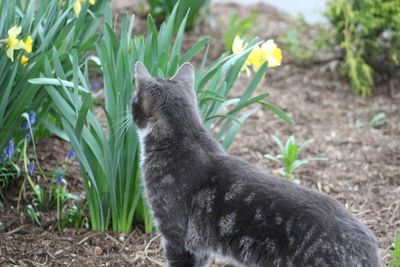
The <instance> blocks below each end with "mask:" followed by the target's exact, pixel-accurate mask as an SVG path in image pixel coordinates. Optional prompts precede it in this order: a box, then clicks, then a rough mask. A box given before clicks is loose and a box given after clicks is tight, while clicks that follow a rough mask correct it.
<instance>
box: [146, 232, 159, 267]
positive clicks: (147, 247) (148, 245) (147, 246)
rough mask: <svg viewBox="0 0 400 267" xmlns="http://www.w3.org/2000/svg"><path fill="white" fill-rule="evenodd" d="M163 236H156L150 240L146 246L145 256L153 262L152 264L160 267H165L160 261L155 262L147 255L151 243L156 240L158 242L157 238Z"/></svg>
mask: <svg viewBox="0 0 400 267" xmlns="http://www.w3.org/2000/svg"><path fill="white" fill-rule="evenodd" d="M160 236H161V235H156V236H155V237H153V238H152V239H150V241H149V243H148V244H147V245H146V248H145V249H144V255H145V256H146V258H147V259H148V260H149V261H151V262H152V263H155V264H157V265H158V266H164V264H163V263H162V262H160V261H158V260H154V259H152V258H150V257H149V255H147V253H148V250H149V247H150V245H151V243H153V242H154V240H156V239H157V238H159V237H160Z"/></svg>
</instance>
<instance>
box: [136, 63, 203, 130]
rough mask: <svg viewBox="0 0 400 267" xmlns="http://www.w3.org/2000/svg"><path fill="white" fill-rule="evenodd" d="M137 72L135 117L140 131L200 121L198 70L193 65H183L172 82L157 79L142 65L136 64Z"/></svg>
mask: <svg viewBox="0 0 400 267" xmlns="http://www.w3.org/2000/svg"><path fill="white" fill-rule="evenodd" d="M135 70H136V73H135V78H136V90H135V95H134V96H133V99H132V116H133V120H134V122H135V123H136V125H137V127H138V128H139V129H143V128H146V127H147V126H149V124H155V123H163V124H165V125H169V127H174V124H175V125H178V124H185V123H189V122H190V121H193V120H198V111H197V100H196V94H195V92H194V68H193V66H192V65H191V64H190V63H185V64H183V65H182V66H181V67H180V68H179V70H178V71H177V72H176V74H175V75H174V76H173V77H172V78H170V79H168V80H161V79H155V78H153V77H152V76H151V75H150V73H149V71H148V70H147V69H146V67H145V66H144V65H143V63H141V62H137V63H136V67H135ZM182 126H184V125H182Z"/></svg>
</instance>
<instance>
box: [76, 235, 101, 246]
mask: <svg viewBox="0 0 400 267" xmlns="http://www.w3.org/2000/svg"><path fill="white" fill-rule="evenodd" d="M99 234H102V233H94V234H91V235H88V236H86V237H84V238H82V240H81V241H79V242H78V243H77V244H78V245H82V244H83V243H85V242H86V241H87V240H88V239H89V238H92V237H95V236H96V235H99Z"/></svg>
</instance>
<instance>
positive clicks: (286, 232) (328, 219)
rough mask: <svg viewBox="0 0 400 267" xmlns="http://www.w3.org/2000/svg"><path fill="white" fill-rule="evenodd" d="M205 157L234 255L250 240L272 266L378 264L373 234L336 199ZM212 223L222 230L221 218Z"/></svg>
mask: <svg viewBox="0 0 400 267" xmlns="http://www.w3.org/2000/svg"><path fill="white" fill-rule="evenodd" d="M210 159H211V160H210V162H212V163H213V167H212V168H214V169H215V170H214V171H213V173H215V174H217V175H216V176H214V177H211V178H210V179H211V180H210V181H208V182H207V183H208V185H211V187H210V188H215V190H216V192H218V196H216V198H215V212H216V213H219V216H220V218H222V220H224V219H225V220H226V219H232V218H234V224H235V225H234V227H233V226H232V228H237V229H240V230H237V231H239V232H240V234H237V235H238V236H240V237H239V238H237V237H236V239H237V249H238V251H240V250H241V249H240V248H241V247H243V242H244V240H253V241H252V242H253V243H254V244H258V245H255V247H257V246H258V247H259V248H260V250H261V251H260V252H259V253H262V251H263V250H264V249H265V250H269V251H270V252H271V251H272V253H270V254H268V255H266V258H265V259H264V260H265V262H273V263H274V264H275V266H291V264H294V265H293V266H323V265H325V266H371V267H372V266H373V267H375V266H379V262H378V256H377V242H376V239H375V237H374V235H373V233H372V232H371V231H370V230H369V229H368V228H367V227H366V226H364V225H363V224H361V223H360V222H359V221H358V220H357V219H356V218H355V217H354V216H353V215H351V214H350V213H349V212H348V211H347V210H346V209H345V208H344V207H343V205H341V204H340V203H339V202H338V201H336V200H334V199H333V198H331V197H329V196H327V195H325V194H321V193H318V192H315V191H312V190H310V189H307V188H305V187H301V186H297V185H295V184H293V183H292V182H290V181H287V180H284V179H281V178H276V177H273V176H268V175H266V174H264V173H263V172H262V171H260V170H259V169H257V168H255V167H254V166H252V165H250V164H248V163H246V162H243V161H241V160H239V159H237V158H235V157H232V156H229V155H226V154H211V155H210ZM215 223H216V224H217V225H220V226H221V219H220V221H215ZM222 228H223V227H222ZM222 230H223V229H222ZM225 230H226V229H225ZM234 232H235V231H234V230H233V231H232V233H234ZM232 237H233V238H234V236H229V234H228V235H227V239H228V240H230V238H232ZM254 244H253V245H254ZM240 253H241V254H242V252H240ZM274 254H276V255H280V257H279V258H278V257H277V258H275V257H274ZM260 260H261V261H262V258H261V259H260ZM278 263H279V264H278Z"/></svg>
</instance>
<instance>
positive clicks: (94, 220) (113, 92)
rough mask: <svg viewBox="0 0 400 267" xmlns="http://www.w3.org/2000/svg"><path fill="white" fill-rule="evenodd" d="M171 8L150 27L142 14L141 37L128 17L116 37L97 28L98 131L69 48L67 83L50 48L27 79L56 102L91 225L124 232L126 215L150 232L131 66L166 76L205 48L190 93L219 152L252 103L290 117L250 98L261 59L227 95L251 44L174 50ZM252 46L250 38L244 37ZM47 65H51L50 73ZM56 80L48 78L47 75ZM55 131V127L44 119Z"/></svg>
mask: <svg viewBox="0 0 400 267" xmlns="http://www.w3.org/2000/svg"><path fill="white" fill-rule="evenodd" d="M177 10H178V6H175V8H174V10H173V12H172V13H171V15H170V17H169V18H168V19H167V20H166V21H165V22H164V23H163V24H162V25H161V27H160V30H159V31H157V28H156V25H155V22H154V21H153V19H152V17H151V16H149V17H148V19H147V27H148V31H149V32H148V34H147V36H146V37H144V36H131V35H130V33H131V32H132V28H133V26H134V17H132V19H131V20H130V22H128V19H127V17H124V18H123V20H122V27H121V37H120V38H118V37H117V35H116V34H115V32H114V31H113V29H112V27H111V26H110V25H111V22H110V21H108V23H107V24H106V25H105V28H104V32H103V36H104V39H103V40H102V41H101V42H100V43H99V44H98V46H97V54H98V55H99V60H98V62H99V63H100V65H101V69H102V73H103V78H104V94H105V106H104V113H105V114H106V117H107V123H106V125H105V128H106V129H105V130H103V129H102V127H101V125H100V123H99V121H98V118H96V116H95V114H94V113H93V111H92V109H91V108H92V104H93V100H92V95H91V93H90V92H89V82H88V81H89V73H88V67H87V66H88V60H86V62H85V64H84V65H83V66H82V68H83V70H84V71H83V72H82V70H81V68H80V66H79V62H78V58H77V52H76V51H73V52H72V55H71V56H70V63H71V65H72V66H73V82H69V81H67V80H65V77H66V75H65V73H64V71H63V67H62V66H61V65H60V64H59V62H58V60H57V58H58V53H57V51H54V53H53V58H54V59H55V60H54V63H55V65H54V66H53V67H50V66H49V68H48V69H47V71H46V72H45V73H44V75H45V76H46V78H37V79H31V80H30V82H31V83H33V84H41V85H45V88H46V91H47V93H48V94H49V95H50V97H51V98H52V100H53V101H54V103H55V104H56V105H55V107H56V108H54V109H53V110H52V111H53V112H54V114H55V115H54V116H56V117H57V118H58V120H59V121H62V127H63V129H64V130H65V131H66V133H67V137H68V138H69V140H70V141H71V144H72V146H73V148H74V150H75V151H76V155H77V158H78V160H79V162H80V165H81V173H82V177H83V181H84V186H85V192H86V194H87V201H88V206H89V212H90V224H91V227H92V228H93V229H95V230H107V229H109V225H110V224H111V225H112V229H113V230H116V231H121V232H129V231H130V230H131V227H132V222H133V219H135V220H137V221H144V224H145V230H146V231H151V230H152V222H151V217H150V213H149V211H148V208H147V206H146V202H145V201H144V199H143V197H142V190H141V180H140V169H139V149H140V148H139V145H138V142H137V133H136V129H135V126H134V125H133V123H132V120H131V115H130V100H131V96H132V94H133V90H134V82H135V80H134V63H135V62H136V61H137V60H140V61H142V62H144V64H145V65H146V67H147V68H148V70H149V71H150V72H151V73H152V75H154V76H156V77H159V78H166V77H171V76H172V75H173V74H174V73H175V72H176V70H177V69H178V68H179V66H180V65H181V64H183V63H184V62H186V61H189V60H190V59H192V58H193V57H194V56H196V55H197V54H199V53H201V51H202V50H203V49H205V52H204V53H205V56H204V58H203V62H202V64H201V66H200V68H199V70H198V71H197V72H196V84H195V87H196V91H197V93H198V98H199V106H200V110H201V114H202V117H203V120H204V123H205V125H206V126H207V127H208V128H210V129H212V130H213V131H214V132H215V134H216V137H217V139H218V140H220V142H221V143H222V144H223V146H224V147H225V148H226V149H227V148H228V147H229V146H230V145H231V143H232V141H233V139H234V137H235V135H236V134H237V132H238V130H239V128H240V125H241V124H242V123H243V122H244V121H245V120H246V119H247V118H248V117H249V116H250V115H251V114H253V113H254V112H255V109H250V110H244V109H245V108H247V107H248V106H251V105H253V104H260V105H262V106H264V107H266V108H268V109H270V110H272V111H273V112H274V113H275V114H277V115H279V116H280V117H282V118H283V119H285V120H287V121H289V122H292V120H291V118H290V117H288V116H287V115H286V114H285V113H284V112H283V111H281V110H280V109H278V108H276V107H275V106H273V105H271V104H270V103H267V102H265V101H264V99H265V98H266V97H267V96H268V94H267V93H263V94H261V95H258V96H255V97H252V95H253V93H254V91H255V89H256V87H257V85H258V84H259V82H260V81H261V79H262V77H263V76H264V73H265V71H266V69H267V64H266V63H264V64H262V66H261V67H260V68H259V70H258V71H257V73H256V74H255V75H254V77H253V79H252V80H251V82H250V83H249V85H248V86H247V87H246V88H245V90H244V92H243V94H242V95H241V96H240V97H239V98H235V99H229V98H228V94H229V92H230V90H231V89H232V87H233V84H234V83H235V81H236V79H237V78H238V75H239V73H240V71H241V69H242V66H243V64H244V62H245V61H246V58H247V56H248V55H249V53H250V51H251V49H252V45H250V46H249V48H248V49H246V50H244V51H243V53H241V54H239V55H232V54H230V53H225V54H223V55H222V56H221V57H220V58H219V59H217V60H216V61H214V62H213V63H211V65H210V66H206V62H207V55H208V47H207V39H206V38H202V39H200V40H198V41H197V42H196V43H195V44H194V45H193V47H191V48H190V49H189V50H188V51H186V52H185V53H183V54H182V53H181V46H182V41H183V35H184V29H185V21H186V17H185V18H184V19H183V23H182V24H181V26H180V28H179V30H178V33H177V35H176V37H175V38H174V36H173V27H174V21H175V15H176V12H177ZM252 44H255V40H253V41H252ZM52 69H54V70H55V72H54V73H53V71H52ZM54 76H55V77H56V78H51V77H54ZM47 124H48V126H49V128H51V129H52V130H53V132H55V133H57V134H62V133H63V131H62V130H61V129H58V128H57V127H56V126H55V125H52V124H51V123H47Z"/></svg>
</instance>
